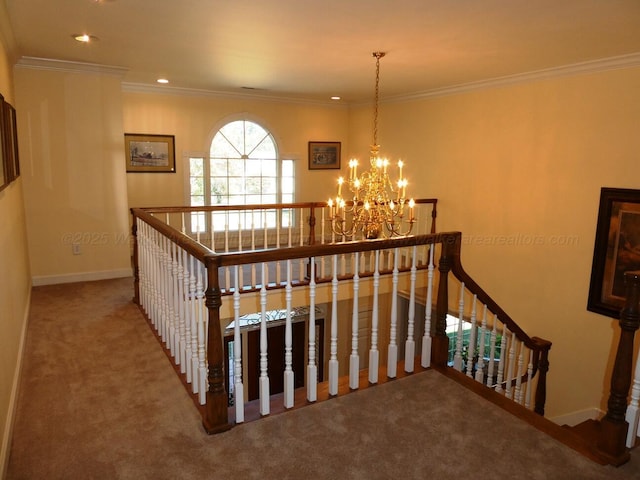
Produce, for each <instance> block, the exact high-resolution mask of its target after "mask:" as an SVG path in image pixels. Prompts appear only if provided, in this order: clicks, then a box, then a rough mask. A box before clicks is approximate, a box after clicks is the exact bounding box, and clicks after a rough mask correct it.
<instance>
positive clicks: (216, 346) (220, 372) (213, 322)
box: [202, 257, 233, 434]
mask: <svg viewBox="0 0 640 480" xmlns="http://www.w3.org/2000/svg"><path fill="white" fill-rule="evenodd" d="M215 260H216V257H206V258H205V266H206V267H207V290H206V291H205V305H206V307H207V311H208V312H209V328H208V336H207V363H208V375H207V379H208V380H209V389H208V390H207V403H206V405H205V415H204V419H203V421H202V423H203V425H204V429H205V430H206V432H207V433H209V434H211V433H221V432H224V431H227V430H229V429H230V428H231V427H232V426H233V425H232V424H230V423H229V413H228V397H227V392H226V390H225V388H224V345H223V343H222V331H221V330H220V307H221V306H222V294H221V292H220V284H219V281H218V265H217V263H216V262H215Z"/></svg>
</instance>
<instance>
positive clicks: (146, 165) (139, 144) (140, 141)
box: [124, 133, 176, 173]
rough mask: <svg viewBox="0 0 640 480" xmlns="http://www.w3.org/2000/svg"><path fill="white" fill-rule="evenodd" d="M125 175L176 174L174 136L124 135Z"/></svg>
mask: <svg viewBox="0 0 640 480" xmlns="http://www.w3.org/2000/svg"><path fill="white" fill-rule="evenodd" d="M124 147H125V157H126V159H125V162H126V171H127V173H176V153H175V136H174V135H167V134H155V133H125V134H124Z"/></svg>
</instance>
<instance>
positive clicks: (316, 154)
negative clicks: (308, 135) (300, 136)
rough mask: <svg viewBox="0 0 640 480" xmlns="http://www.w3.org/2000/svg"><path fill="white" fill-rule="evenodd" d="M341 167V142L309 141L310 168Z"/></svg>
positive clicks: (327, 168)
mask: <svg viewBox="0 0 640 480" xmlns="http://www.w3.org/2000/svg"><path fill="white" fill-rule="evenodd" d="M339 168H340V142H309V170H330V169H339Z"/></svg>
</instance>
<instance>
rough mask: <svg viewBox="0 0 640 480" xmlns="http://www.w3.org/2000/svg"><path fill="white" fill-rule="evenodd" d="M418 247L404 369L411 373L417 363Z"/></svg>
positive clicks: (413, 258) (410, 290)
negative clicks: (415, 337)
mask: <svg viewBox="0 0 640 480" xmlns="http://www.w3.org/2000/svg"><path fill="white" fill-rule="evenodd" d="M416 248H417V246H416V245H414V246H413V249H412V254H413V255H412V258H411V273H410V275H409V278H410V285H411V286H410V289H409V315H408V316H409V318H408V321H407V340H406V341H405V342H404V371H405V372H408V373H411V372H413V370H414V368H415V363H416V358H415V357H416V341H415V339H414V329H415V319H416V271H417V270H416Z"/></svg>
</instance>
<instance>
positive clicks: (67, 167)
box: [15, 67, 131, 284]
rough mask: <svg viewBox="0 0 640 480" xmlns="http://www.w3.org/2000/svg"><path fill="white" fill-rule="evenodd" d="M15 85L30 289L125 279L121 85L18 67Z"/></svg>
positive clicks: (106, 78)
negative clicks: (77, 252) (74, 249)
mask: <svg viewBox="0 0 640 480" xmlns="http://www.w3.org/2000/svg"><path fill="white" fill-rule="evenodd" d="M15 80H16V102H17V105H18V111H19V120H18V131H19V134H20V139H21V147H22V151H21V157H22V176H23V181H24V188H25V209H26V214H27V228H28V231H29V238H28V240H29V251H30V257H31V272H32V274H33V277H34V283H35V284H41V283H60V282H66V281H78V280H92V279H98V278H108V277H117V276H126V275H130V274H131V266H130V259H129V238H128V237H129V227H128V210H127V190H126V178H125V173H124V158H123V154H122V152H123V137H122V131H123V130H122V106H121V105H122V104H121V87H120V78H119V77H117V76H115V75H110V74H101V73H90V72H66V71H52V70H44V69H36V68H28V67H20V68H16V69H15ZM74 243H76V244H78V245H79V248H80V251H81V254H80V255H74V254H73V252H72V244H74Z"/></svg>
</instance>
